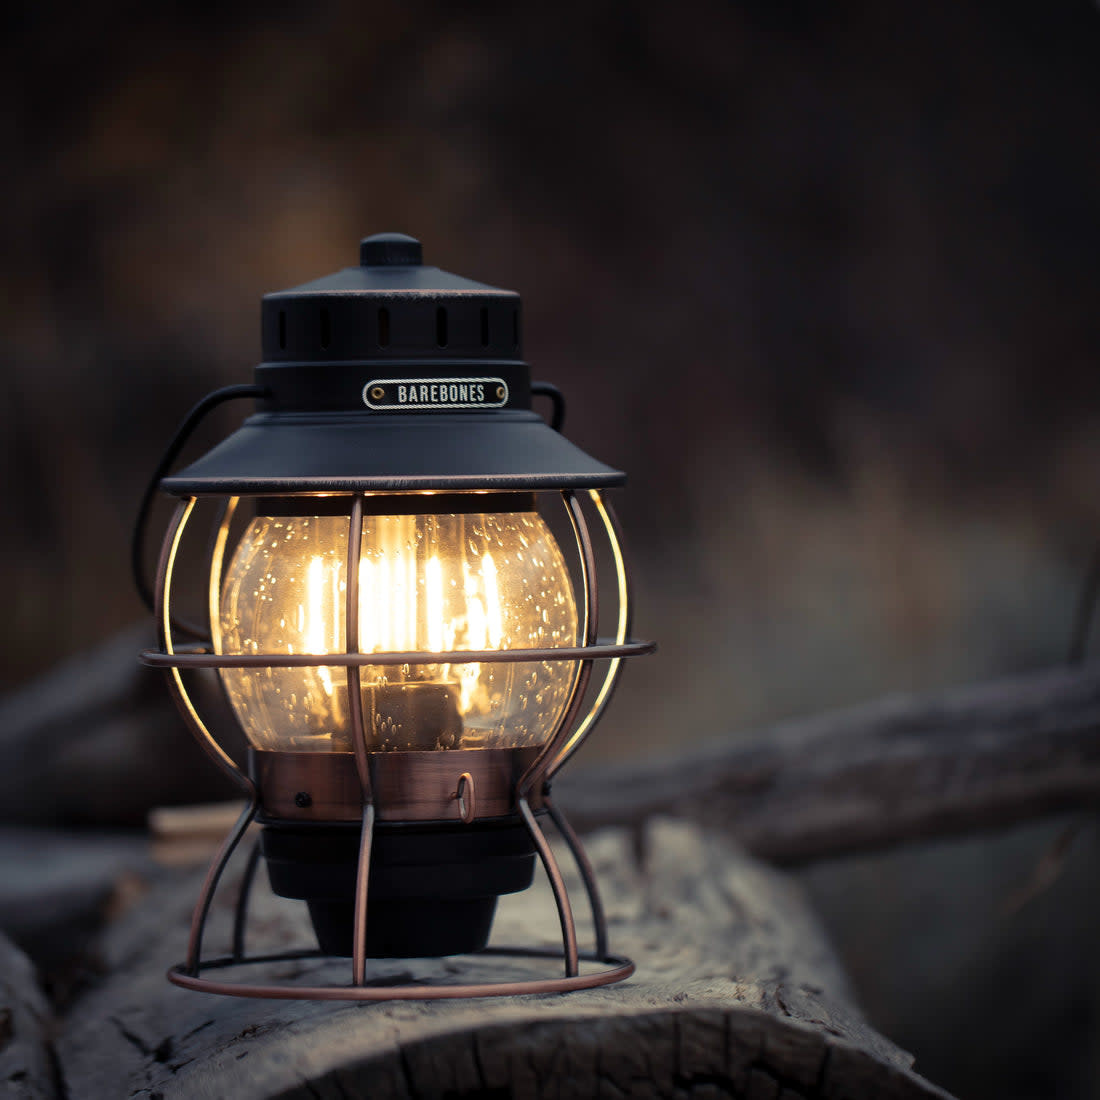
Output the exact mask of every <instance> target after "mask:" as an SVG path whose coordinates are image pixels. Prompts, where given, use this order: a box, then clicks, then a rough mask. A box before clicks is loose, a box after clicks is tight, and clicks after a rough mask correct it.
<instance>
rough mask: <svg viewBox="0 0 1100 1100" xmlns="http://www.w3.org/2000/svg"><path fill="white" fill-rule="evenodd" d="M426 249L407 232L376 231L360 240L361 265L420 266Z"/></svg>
mask: <svg viewBox="0 0 1100 1100" xmlns="http://www.w3.org/2000/svg"><path fill="white" fill-rule="evenodd" d="M423 262H424V249H423V248H422V247H421V245H420V242H419V241H418V240H417V239H416V238H415V237H410V236H409V235H408V234H407V233H375V234H373V235H372V236H370V237H364V238H363V239H362V240H361V241H360V242H359V264H360V266H361V267H419V266H420V265H421V264H422V263H423Z"/></svg>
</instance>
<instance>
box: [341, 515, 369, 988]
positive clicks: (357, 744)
mask: <svg viewBox="0 0 1100 1100" xmlns="http://www.w3.org/2000/svg"><path fill="white" fill-rule="evenodd" d="M362 549H363V498H362V497H361V496H358V495H357V496H356V497H355V498H354V500H353V501H352V504H351V518H350V520H349V521H348V561H347V567H346V570H345V572H346V578H347V579H346V584H345V586H344V587H345V590H346V592H347V604H346V607H345V611H346V614H345V623H344V642H345V647H344V648H345V649H346V650H347V652H348V653H353V654H357V653H358V652H359V557H360V554H361V553H362ZM348 715H349V724H350V726H351V740H352V747H353V748H354V749H355V767H356V771H357V772H358V775H359V786H360V788H361V789H362V792H363V817H362V824H361V827H360V834H359V861H358V863H357V865H356V870H355V915H354V918H353V920H354V927H353V929H352V956H351V968H352V981H353V982H354V984H355V985H362V984H363V982H364V981H365V980H366V969H367V891H368V885H369V881H370V854H371V844H372V842H373V838H374V796H373V787H372V784H371V776H370V754H369V751H368V744H369V741H368V734H367V727H366V725H365V716H364V714H363V696H362V677H361V673H360V668H359V666H358V665H349V666H348Z"/></svg>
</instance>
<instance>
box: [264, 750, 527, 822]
mask: <svg viewBox="0 0 1100 1100" xmlns="http://www.w3.org/2000/svg"><path fill="white" fill-rule="evenodd" d="M538 753H539V750H538V748H537V747H532V748H522V749H451V750H441V751H437V752H379V753H373V754H372V758H371V766H372V769H373V779H374V790H373V798H374V802H375V808H376V810H377V814H378V820H379V821H463V820H466V818H467V817H468V819H469V821H474V820H484V819H485V818H491V817H507V816H510V815H512V814H515V813H516V800H515V794H516V784H517V783H518V781H519V778H520V776H521V775H523V773H524V772H525V771H526V770H527V769H528V768H529V767H530V766H531V764H532V763H533V762H534V760H535V758H536V757H537V756H538ZM248 770H249V774H250V775H251V776H252V778H253V780H254V782H255V783H256V786H257V788H258V789H259V796H260V809H261V812H262V813H263V814H264V815H265V816H267V817H274V818H279V819H281V820H284V821H359V820H360V818H361V817H362V813H363V789H362V787H361V786H360V783H359V775H358V772H357V771H356V766H355V754H354V753H351V752H270V751H265V750H261V749H249V751H248ZM464 774H465V775H467V776H469V778H468V779H467V780H466V783H465V785H461V784H460V781H461V779H462V776H463V775H464ZM460 789H461V790H462V792H463V793H464V794H465V799H460V798H458V797H457V795H458V793H459V791H460ZM475 790H476V791H477V798H476V804H475V801H474V798H473V792H474V791H475ZM532 801H533V800H532ZM464 810H465V811H466V815H465V816H464V813H463V811H464ZM471 811H472V812H471Z"/></svg>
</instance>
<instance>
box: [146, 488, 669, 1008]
mask: <svg viewBox="0 0 1100 1100" xmlns="http://www.w3.org/2000/svg"><path fill="white" fill-rule="evenodd" d="M559 491H560V497H561V500H562V502H563V503H564V506H565V509H566V512H567V514H568V517H569V520H570V524H571V527H572V531H573V534H574V536H575V540H576V547H577V553H578V561H579V578H580V586H579V587H580V590H581V591H580V596H581V600H580V605H581V615H580V630H579V636H580V644H578V645H575V646H569V647H554V648H541V649H501V650H481V651H472V650H471V651H455V652H450V651H448V652H446V658H447V660H446V663H447V664H451V665H459V664H469V663H474V662H477V663H490V662H521V661H532V660H538V661H572V662H577V671H576V675H575V677H574V681H573V684H572V689H571V693H570V694H569V697H568V701H567V703H566V705H565V708H564V711H563V715H562V718H561V719H560V721H559V723H558V725H557V727H556V728H555V729H554V730H553V731H552V732H551V734H550V736H549V737H548V738H547V740H546V741H545V742H544V744H543V745H542V746H541V747H540V748H538V749H537V751H535V750H534V749H532V750H528V751H527V752H526V755H523V756H522V757H520V756H516V757H515V758H514V759H513V761H512V771H511V773H510V776H511V777H510V778H509V779H508V781H507V787H506V789H504V790H498V791H497V792H496V796H495V797H492V798H491V797H487V793H488V792H486V791H485V790H484V789H479V788H482V787H483V781H481V780H480V778H479V777H480V776H481V774H482V773H480V772H478V770H477V769H476V768H475V767H473V766H472V765H471V766H469V767H466V766H463V761H462V760H461V759H460V758H461V757H463V755H464V754H468V753H471V752H474V753H476V752H479V751H491V750H467V749H452V750H437V751H410V752H399V753H392V752H390V753H377V752H372V751H371V750H370V748H369V740H368V738H369V734H368V731H367V729H366V725H365V721H364V715H363V712H362V705H361V700H360V673H361V669H362V667H363V666H365V665H377V666H391V665H402V664H417V663H433V662H434V663H439V659H440V654H439V653H437V652H433V653H425V652H389V653H363V652H360V651H359V644H358V641H359V631H358V614H359V599H358V588H359V583H358V569H357V567H356V566H357V562H358V559H359V555H360V549H361V537H362V517H363V514H364V502H365V500H366V498H367V496H368V494H366V493H364V492H354V493H346V494H341V495H342V496H344V497H345V498H346V501H345V503H346V504H347V515H348V522H349V527H348V532H349V538H348V558H347V573H346V576H347V583H346V604H345V608H344V614H345V637H346V639H347V651H346V652H344V653H337V654H332V653H329V654H243V655H227V654H219V653H215V652H213V649H214V647H213V645H212V644H210V643H209V640H208V639H207V644H203V642H202V641H200V642H198V643H197V644H183V643H180V642H177V641H176V640H175V638H174V634H176V633H180V632H184V631H186V630H187V627H186V624H182V623H180V622H177V620H176V618H175V616H174V614H173V584H174V577H175V571H176V565H177V558H178V552H179V549H180V545H181V542H182V540H183V537H184V532H185V530H186V529H187V527H188V523H189V521H190V519H191V517H192V514H193V512H194V509H195V505H196V502H197V499H198V497H197V496H196V495H187V496H183V497H182V498H181V499H180V502H179V504H178V507H177V509H176V512H175V516H174V518H173V520H172V522H171V524H170V526H169V529H168V533H167V536H166V538H165V541H164V544H163V548H162V551H161V556H160V564H159V569H158V577H157V582H156V589H155V600H156V618H157V623H158V629H159V637H160V649H159V650H149V651H146V652H144V653H143V654H142V660H143V662H144V663H145V664H146V665H148V666H150V667H154V668H160V669H163V670H165V671H166V673H167V675H168V679H169V683H170V685H171V690H172V693H173V695H174V697H175V699H176V702H177V704H178V705H179V707H180V710H181V712H182V713H183V715H184V717H185V719H186V720H187V722H188V724H189V726H190V727H191V729H192V731H193V733H194V735H195V737H196V739H197V740H198V741H199V743H200V745H201V746H202V747H203V749H204V750H205V751H206V753H207V755H208V756H209V757H210V758H211V759H212V760H213V761H214V763H216V764H217V765H218V766H219V767H220V768H221V769H222V770H223V771H225V772H226V773H227V774H228V775H229V776H230V777H231V778H232V779H233V780H234V781H235V782H236V783H237V784H239V785H240V786H241V787H242V788H243V789H244V791H245V792H246V794H247V804H246V806H245V808H244V810H243V812H242V813H241V815H240V817H239V819H238V820H237V822H236V824H235V825H234V827H233V829H232V830H231V831H230V833H229V834H228V835H227V836H226V838H225V839H224V841H223V842H222V844H221V846H220V848H219V849H218V851H217V853H216V855H215V857H214V859H213V861H212V863H211V864H210V868H209V870H208V872H207V875H206V878H205V881H204V883H203V886H202V889H201V892H200V895H199V898H198V902H197V904H196V906H195V910H194V915H193V917H192V921H191V931H190V939H189V943H188V948H187V958H186V961H185V962H184V963H182V964H180V965H177V966H174V967H172V968H171V969H170V970H169V972H168V977H169V979H170V980H171V981H172V982H174V983H175V984H177V985H179V986H183V987H185V988H188V989H194V990H200V991H204V992H210V993H221V994H229V995H233V996H247V997H272V998H303V999H319V1000H353V1001H384V1000H396V999H437V998H455V997H489V996H508V995H512V994H518V993H547V992H564V991H566V990H573V989H584V988H591V987H594V986H600V985H608V984H611V983H613V982H617V981H621V980H623V979H625V978H627V977H629V976H630V975H631V974H632V973H633V971H634V964H633V962H631V960H630V959H628V958H625V957H624V956H620V955H614V954H612V953H611V952H610V950H609V947H608V934H607V921H606V918H605V915H604V910H603V907H602V905H601V902H600V897H599V892H598V889H597V886H596V881H595V877H594V874H593V870H592V867H591V865H590V863H589V860H588V858H587V856H586V854H585V852H584V849H583V847H582V845H581V843H580V840H579V839H578V837H577V835H576V833H575V832H574V830H573V829H572V827H571V826H570V824H569V822H568V821H567V820H566V819H565V817H564V816H563V815H562V813H561V811H560V810H559V809H558V807H557V806H556V805H555V804H554V802H553V800H552V797H551V790H550V789H551V782H552V780H553V778H554V776H555V775H556V774H557V772H558V771H559V770H560V769H561V768H562V766H563V765H564V764H565V763H566V761H567V760H568V759H569V758H570V757H571V756H572V755H573V754H574V753H575V752H576V751H577V750H578V749H579V748H580V746H581V745H582V744H583V743H584V741H585V739H586V738H587V737H588V736H589V734H590V733H591V731H592V729H593V728H594V726H595V724H596V723H597V721H598V720H599V718H600V716H601V715H602V714H603V711H604V709H605V708H606V706H607V704H608V702H609V701H610V699H611V696H612V693H613V691H614V688H615V685H616V682H617V680H618V678H619V674H620V672H621V670H622V662H623V660H624V659H626V658H627V657H634V656H639V655H642V654H645V653H650V652H652V651H653V649H654V648H655V646H654V644H653V643H651V642H645V641H636V640H634V639H632V638H631V636H630V619H631V607H630V603H631V601H630V590H629V580H628V574H627V568H626V563H625V560H624V557H623V551H622V545H621V539H620V531H619V525H618V522H617V520H616V518H615V515H614V512H613V511H612V509H611V507H610V506H609V504H608V503H607V502H606V501H605V500H604V497H603V494H602V492H601V491H600V489H583V490H579V492H580V494H581V495H580V496H578V490H576V489H574V488H565V489H561V490H559ZM372 495H374V494H372ZM584 496H587V498H588V501H589V503H590V504H591V506H592V510H593V511H594V512H595V515H596V516H597V517H598V519H599V522H600V527H601V529H602V532H603V534H604V535H605V536H606V539H607V542H608V545H609V547H610V551H611V559H612V561H613V566H614V573H615V578H614V583H615V587H616V592H617V604H618V614H617V621H616V623H615V631H614V635H613V636H612V637H610V638H607V639H602V640H601V639H600V638H599V635H598V625H599V623H598V620H599V586H598V583H597V563H596V555H595V552H594V549H593V542H592V537H591V533H590V530H589V524H588V520H587V519H586V516H585V509H584V508H583V507H582V498H583V497H584ZM240 500H241V497H240V496H227V497H222V498H221V507H220V515H219V518H218V519H217V521H216V528H215V531H214V537H213V539H212V540H211V543H210V550H209V554H208V566H209V578H210V580H209V584H210V608H211V620H212V623H213V622H214V621H216V619H215V616H216V614H217V606H218V604H217V601H218V594H219V592H220V589H221V584H222V568H223V562H224V559H225V554H226V549H227V545H228V541H229V534H230V526H231V523H232V521H233V518H234V514H235V513H236V511H237V508H238V505H239V503H240ZM181 628H182V629H181ZM597 661H600V662H606V667H605V669H604V671H603V678H602V680H598V681H597V682H598V687H597V686H596V683H592V682H591V681H592V676H593V666H594V664H595V663H596V662H597ZM303 666H307V667H318V668H320V667H324V668H329V669H337V668H339V669H343V670H344V672H345V674H346V677H347V685H348V700H349V706H350V711H351V726H352V730H353V737H352V741H353V748H354V754H353V755H354V773H353V774H354V779H353V780H351V781H350V782H351V784H352V788H353V790H352V794H351V796H350V797H354V799H355V800H356V801H357V802H358V803H359V807H358V812H359V814H360V816H359V823H360V824H359V828H360V835H359V849H358V863H357V867H356V879H355V883H356V886H355V904H354V928H353V940H352V942H353V952H352V957H351V967H352V973H351V984H350V985H329V986H316V985H314V986H296V985H293V984H286V985H275V984H259V983H248V982H244V981H222V980H218V979H217V978H216V977H208V976H207V975H208V974H209V973H211V972H214V973H216V972H218V971H221V970H225V969H227V968H229V967H235V966H244V965H245V964H250V963H269V962H278V961H290V960H296V959H302V958H309V957H324V956H323V953H322V952H320V951H291V952H285V953H282V954H278V955H252V956H250V955H248V953H247V952H246V950H245V939H246V935H245V933H246V924H247V921H248V913H249V899H250V894H251V889H252V884H253V881H254V877H255V872H256V868H257V865H258V856H259V852H258V848H257V849H254V850H253V851H252V853H251V855H250V857H249V860H248V863H247V866H246V870H245V873H244V878H243V880H242V886H241V892H240V895H239V898H238V900H237V905H236V911H235V917H234V926H233V939H232V950H231V953H230V954H229V955H227V956H220V957H216V958H204V957H203V936H204V932H205V928H206V923H207V918H208V915H209V912H210V906H211V903H212V901H213V898H214V895H215V892H216V891H217V889H218V885H219V882H220V880H221V878H222V875H223V873H224V871H225V869H226V866H227V864H228V862H229V859H230V857H231V856H232V855H233V853H234V852H235V851H236V850H237V848H238V847H239V846H240V844H241V842H242V840H243V839H244V837H245V834H246V832H247V830H248V827H249V826H250V825H251V824H252V823H253V822H254V821H256V820H257V819H259V818H261V815H262V803H261V791H260V789H259V787H258V785H257V783H256V782H255V780H254V779H253V778H252V777H251V776H250V775H249V774H248V773H247V771H246V770H245V769H243V768H242V767H241V766H240V765H239V764H238V763H237V762H236V761H235V760H233V759H232V758H231V757H230V755H229V754H228V753H227V752H226V751H225V749H223V748H222V746H221V745H220V744H219V743H218V741H217V740H216V738H215V737H214V736H213V734H212V733H211V731H210V729H209V727H208V725H207V723H206V721H205V720H204V719H203V717H202V715H201V714H200V713H199V709H198V708H197V707H196V705H195V703H194V701H193V699H192V697H191V694H190V692H189V691H188V688H187V685H186V683H185V678H184V675H183V674H184V673H185V672H187V671H188V670H194V669H225V668H282V667H303ZM590 685H591V688H592V691H591V692H590V690H589V689H590ZM586 696H590V703H589V705H588V707H587V709H586V710H585V709H584V703H585V699H586ZM582 710H583V711H584V712H583V714H582ZM498 751H499V752H513V753H518V752H519V750H498ZM317 755H318V756H340V757H348V756H350V755H352V754H347V753H333V754H317ZM383 757H391V758H395V757H401V758H402V759H401V760H398V761H396V763H394V762H393V761H392V760H390V761H385V760H383V759H382V758H383ZM433 757H434V758H437V759H436V760H434V761H432V760H430V759H428V758H433ZM441 757H443V758H447V759H446V761H445V763H446V765H447V769H446V775H445V776H444V779H443V780H441V779H440V778H439V776H440V774H442V773H440V767H439V759H438V758H441ZM451 758H454V759H453V760H452V759H451ZM471 759H472V758H471ZM433 765H434V773H433V777H432V778H430V779H429V778H428V772H429V770H431V769H432V768H433ZM348 768H349V769H350V763H349V764H348ZM456 768H457V772H458V774H457V780H455V781H454V783H453V789H452V788H451V787H450V786H449V784H450V783H451V778H450V777H451V776H452V775H453V773H454V772H455V769H456ZM395 769H396V770H397V771H399V772H400V773H401V775H402V777H403V779H404V781H407V782H408V783H411V784H412V785H413V786H414V787H415V786H416V785H417V784H430V783H434V784H435V785H436V788H438V784H439V783H440V782H443V781H445V782H446V783H447V784H448V786H447V787H446V788H445V791H449V793H447V794H446V795H445V802H446V805H447V812H450V805H451V804H453V816H451V817H449V818H447V820H449V821H452V822H454V821H461V822H464V823H470V822H473V821H477V820H484V819H486V818H488V817H493V818H497V817H500V816H501V810H502V809H503V810H504V816H505V817H507V818H509V819H511V820H512V821H516V822H522V824H523V825H524V827H525V828H526V830H527V832H528V833H529V835H530V837H531V840H532V842H533V843H534V846H535V850H536V852H537V854H538V856H539V859H540V861H541V863H542V866H543V869H544V870H545V873H546V876H547V878H548V880H549V883H550V886H551V889H552V891H553V894H554V898H555V901H556V904H557V910H558V917H559V922H560V925H561V934H562V960H563V963H564V975H563V976H562V977H558V978H543V979H532V980H529V981H502V982H495V983H494V982H483V983H478V984H471V985H451V984H436V985H426V984H406V985H384V986H381V985H371V984H369V982H368V979H367V970H366V961H367V952H366V927H367V919H368V912H367V902H368V893H369V890H368V881H369V872H370V863H371V847H372V840H373V837H374V834H375V825H376V821H378V820H380V819H390V820H393V819H395V817H396V819H397V820H403V818H402V816H401V815H402V814H404V813H407V812H409V811H408V810H407V808H406V807H404V806H403V805H402V804H401V803H400V800H395V799H394V798H393V797H391V794H392V791H393V789H394V787H393V784H392V783H390V782H389V780H388V777H389V775H390V773H391V772H393V771H394V770H395ZM349 774H350V772H349ZM498 786H499V781H498ZM346 788H347V784H346V783H345V791H346ZM437 795H438V790H437ZM431 805H432V806H434V809H429V810H427V811H424V812H428V813H436V814H438V813H439V811H440V808H441V806H442V805H443V804H442V803H440V800H439V797H436V798H435V801H434V803H431ZM545 817H549V819H550V820H551V821H552V822H553V823H554V825H555V827H556V828H557V829H558V831H559V833H560V834H561V835H562V837H563V838H564V840H565V842H566V844H567V846H568V848H569V850H570V853H571V855H572V857H573V859H574V861H575V863H576V866H577V869H578V871H579V873H580V878H581V881H582V883H583V885H584V889H585V892H586V894H587V896H588V902H589V905H590V909H591V912H592V916H593V923H594V925H595V951H594V952H591V953H582V952H580V951H579V950H578V946H577V929H576V922H575V920H574V916H573V908H572V905H571V903H570V898H569V894H568V891H567V889H566V885H565V880H564V878H563V876H562V873H561V869H560V867H559V865H558V862H557V858H556V857H555V855H554V852H553V850H552V848H551V847H550V844H549V843H548V841H547V837H546V834H545V831H544V826H543V824H542V823H541V822H540V818H545ZM420 820H424V818H420ZM479 954H481V955H483V956H488V957H493V956H514V957H518V958H546V957H553V956H555V955H556V954H557V952H556V950H553V949H550V950H547V949H542V948H530V947H529V948H522V947H520V948H499V947H487V948H484V949H483V950H482V952H480V953H479ZM582 962H585V963H589V964H593V966H595V967H598V969H591V968H588V969H586V970H585V972H583V973H582V971H581V966H580V964H581V963H582Z"/></svg>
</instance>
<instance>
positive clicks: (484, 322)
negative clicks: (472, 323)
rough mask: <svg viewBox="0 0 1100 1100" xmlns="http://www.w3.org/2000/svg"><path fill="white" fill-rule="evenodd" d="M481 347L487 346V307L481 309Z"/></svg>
mask: <svg viewBox="0 0 1100 1100" xmlns="http://www.w3.org/2000/svg"><path fill="white" fill-rule="evenodd" d="M481 346H482V347H483V348H487V347H488V346H489V307H488V306H482V307H481Z"/></svg>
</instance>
